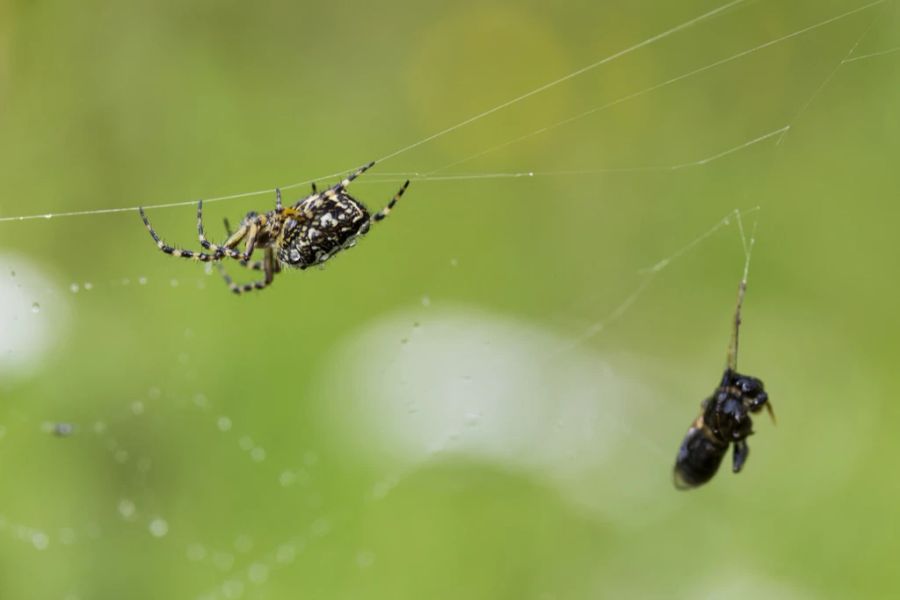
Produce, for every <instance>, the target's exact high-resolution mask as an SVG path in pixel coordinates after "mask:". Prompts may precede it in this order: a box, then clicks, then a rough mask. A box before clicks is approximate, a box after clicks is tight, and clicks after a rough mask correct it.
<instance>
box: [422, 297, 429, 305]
mask: <svg viewBox="0 0 900 600" xmlns="http://www.w3.org/2000/svg"><path fill="white" fill-rule="evenodd" d="M422 306H424V307H425V308H428V307H429V306H431V298H430V297H429V296H422Z"/></svg>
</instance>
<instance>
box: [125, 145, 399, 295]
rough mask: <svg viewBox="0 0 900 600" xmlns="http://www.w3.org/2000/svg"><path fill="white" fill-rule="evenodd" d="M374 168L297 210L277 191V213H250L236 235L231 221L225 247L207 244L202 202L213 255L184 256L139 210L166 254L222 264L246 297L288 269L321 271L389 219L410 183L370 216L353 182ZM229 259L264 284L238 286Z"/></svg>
mask: <svg viewBox="0 0 900 600" xmlns="http://www.w3.org/2000/svg"><path fill="white" fill-rule="evenodd" d="M374 164H375V163H374V162H371V163H369V164H367V165H365V166H364V167H360V168H359V169H357V170H356V171H354V172H353V173H351V174H350V175H348V176H347V177H346V178H345V179H344V180H343V181H341V182H340V183H338V184H336V185H334V186H333V187H330V188H328V189H327V190H325V191H323V192H319V191H318V190H317V189H316V185H315V184H313V186H312V194H311V195H309V196H307V197H306V198H303V199H302V200H299V201H297V202H296V203H295V204H293V205H291V206H287V207H285V206H283V205H282V202H281V190H278V189H276V190H275V198H276V200H275V209H274V210H270V211H269V212H267V213H264V214H258V213H255V212H249V213H247V216H246V217H244V219H243V220H242V221H241V224H240V227H239V228H238V230H237V231H235V232H234V233H232V232H231V231H230V230H229V227H228V221H226V222H225V227H226V230H227V232H228V239H227V240H226V241H225V243H223V244H221V245H219V244H214V243H212V242H210V241H209V240H207V239H206V235H205V234H204V231H203V201H202V200H201V201H199V202H198V203H197V234H198V237H199V239H200V245H201V246H202V247H203V248H204V249H205V250H207V251H208V252H194V251H192V250H182V249H179V248H174V247H172V246H170V245H168V244H166V243H165V242H164V241H162V239H160V237H159V235H158V234H157V233H156V231H155V230H154V229H153V227H152V226H151V225H150V221H149V220H148V219H147V215H146V214H145V213H144V209H143V208H139V209H138V210H139V212H140V215H141V219H143V221H144V225H146V227H147V230H148V231H149V232H150V235H151V237H153V240H154V241H155V242H156V246H157V247H158V248H159V249H160V250H162V251H163V252H165V253H166V254H170V255H172V256H178V257H181V258H186V259H188V260H196V261H200V262H213V263H216V266H217V267H219V270H220V272H221V273H222V276H223V277H224V278H225V282H226V283H227V284H228V287H229V288H230V289H231V291H232V292H234V293H235V294H243V293H245V292H249V291H252V290H261V289H263V288H265V287H267V286H268V285H270V284H271V283H272V280H273V279H274V278H275V275H276V274H277V273H280V272H281V270H282V267H293V268H296V269H306V268H308V267H311V266H313V265H321V264H322V263H324V262H325V261H327V260H328V259H330V258H331V257H333V256H334V255H335V254H337V253H338V252H340V251H341V250H343V249H345V248H351V247H353V246H355V245H356V242H357V240H358V238H359V237H360V236H361V235H364V234H365V233H366V232H368V231H369V227H370V226H371V224H372V222H377V221H381V220H382V219H384V218H385V217H387V216H388V215H389V214H390V212H391V209H393V208H394V205H395V204H396V203H397V201H398V200H399V199H400V197H401V196H403V192H405V191H406V188H407V187H408V186H409V181H407V182H406V183H404V184H403V186H402V187H401V188H400V190H399V191H398V192H397V193H396V194H394V197H393V198H391V201H390V202H388V204H387V206H385V207H384V208H383V209H381V210H380V211H378V212H377V213H375V214H370V213H369V211H368V210H367V209H366V207H365V206H364V205H363V204H362V203H361V202H360V201H358V200H356V199H355V198H353V197H352V196H351V195H350V194H348V193H347V187H348V186H349V185H350V182H352V181H353V180H354V179H356V178H357V177H359V176H360V175H362V174H363V173H365V172H366V171H367V170H368V169H369V168H371V167H372V165H374ZM242 242H243V243H244V244H245V245H244V251H243V252H239V251H238V250H237V247H238V245H239V244H241V243H242ZM255 250H263V251H264V255H263V259H262V260H260V261H256V262H253V263H251V262H250V258H251V257H252V255H253V252H254V251H255ZM224 258H232V259H234V260H236V261H238V263H239V264H240V265H241V266H243V267H246V268H248V269H252V270H255V271H262V272H263V275H264V276H263V279H262V280H260V281H255V282H253V283H247V284H243V285H238V284H236V283H234V282H233V281H232V280H231V277H230V276H229V275H228V274H227V273H226V272H225V271H224V269H223V268H222V265H221V262H220V261H222V259H224Z"/></svg>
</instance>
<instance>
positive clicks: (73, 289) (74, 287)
mask: <svg viewBox="0 0 900 600" xmlns="http://www.w3.org/2000/svg"><path fill="white" fill-rule="evenodd" d="M80 289H81V288H80V287H78V284H77V283H73V284H71V285H70V286H69V291H70V292H72V293H73V294H77V293H78V290H80Z"/></svg>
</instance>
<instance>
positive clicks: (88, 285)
mask: <svg viewBox="0 0 900 600" xmlns="http://www.w3.org/2000/svg"><path fill="white" fill-rule="evenodd" d="M84 289H85V290H87V291H91V290H92V289H94V284H93V283H91V282H90V281H85V282H84Z"/></svg>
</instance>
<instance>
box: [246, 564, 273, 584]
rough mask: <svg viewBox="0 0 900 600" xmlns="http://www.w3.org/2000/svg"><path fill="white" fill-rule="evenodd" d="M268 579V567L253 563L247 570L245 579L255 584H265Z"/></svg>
mask: <svg viewBox="0 0 900 600" xmlns="http://www.w3.org/2000/svg"><path fill="white" fill-rule="evenodd" d="M268 578H269V567H267V566H266V565H264V564H262V563H253V564H252V565H250V568H249V569H247V579H249V580H250V581H251V582H253V583H256V584H262V583H265V582H266V580H267V579H268Z"/></svg>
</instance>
